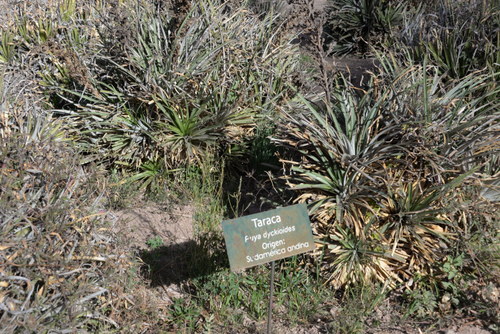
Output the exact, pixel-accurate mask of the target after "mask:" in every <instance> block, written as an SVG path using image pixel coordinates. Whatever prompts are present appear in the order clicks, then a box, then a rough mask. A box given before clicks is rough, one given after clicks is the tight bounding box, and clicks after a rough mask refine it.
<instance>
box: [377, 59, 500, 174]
mask: <svg viewBox="0 0 500 334" xmlns="http://www.w3.org/2000/svg"><path fill="white" fill-rule="evenodd" d="M379 59H380V61H381V64H382V68H383V75H384V76H387V81H388V82H389V83H390V86H391V90H392V91H393V94H394V95H395V96H397V103H395V104H394V105H393V108H392V111H391V113H390V114H388V116H390V117H392V118H394V119H395V121H396V122H397V123H399V124H401V128H402V130H403V131H402V132H401V135H402V137H403V138H404V141H405V146H406V147H407V149H408V151H409V154H408V156H407V159H406V160H407V161H412V162H411V164H412V165H413V166H414V167H413V168H418V169H427V174H428V175H432V178H433V179H434V180H436V181H437V182H440V183H443V182H445V181H446V180H447V179H448V178H449V177H451V176H456V175H459V174H460V173H461V172H464V171H468V170H470V169H471V168H473V167H475V166H476V165H477V164H482V163H487V162H488V161H490V160H492V159H494V157H495V155H497V154H498V152H499V150H500V145H499V143H500V137H499V136H500V133H499V131H498V121H499V119H500V113H499V110H500V102H499V101H500V99H499V98H498V97H499V92H500V87H499V86H498V85H496V83H495V81H496V80H497V78H498V77H499V76H500V73H499V72H496V73H493V74H484V73H481V72H478V73H472V74H469V75H467V76H466V77H464V78H462V79H461V80H459V81H451V82H450V81H448V80H446V79H445V78H444V76H443V75H441V74H440V72H439V69H437V68H436V67H435V66H431V65H427V64H425V63H424V64H423V66H412V65H410V66H408V65H406V64H405V63H404V62H403V63H401V62H400V61H397V60H396V58H394V57H384V56H382V55H380V56H379Z"/></svg>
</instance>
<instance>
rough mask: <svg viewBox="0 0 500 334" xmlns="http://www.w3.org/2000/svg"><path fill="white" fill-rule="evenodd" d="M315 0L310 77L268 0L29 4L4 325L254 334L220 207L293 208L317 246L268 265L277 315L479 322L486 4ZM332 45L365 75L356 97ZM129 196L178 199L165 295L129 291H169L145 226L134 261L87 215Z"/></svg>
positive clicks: (11, 122)
mask: <svg viewBox="0 0 500 334" xmlns="http://www.w3.org/2000/svg"><path fill="white" fill-rule="evenodd" d="M328 3H329V7H328V9H327V10H328V15H327V16H326V17H325V21H324V22H325V26H324V27H321V29H319V30H320V31H318V36H317V37H318V39H317V40H315V43H319V44H320V43H322V42H323V44H322V45H319V44H318V45H315V46H320V47H319V48H316V49H315V50H316V51H317V52H318V53H319V56H320V58H321V65H320V66H319V68H318V70H317V71H309V72H307V73H306V72H304V73H302V72H300V66H299V65H300V62H301V61H302V62H312V60H311V59H312V56H311V55H310V54H306V55H304V54H301V53H302V52H303V51H301V50H300V49H299V46H298V45H296V44H294V43H295V42H296V41H297V40H300V41H302V40H308V39H307V38H305V39H301V38H298V39H296V40H294V41H293V42H292V41H290V40H289V39H290V38H291V37H290V36H291V35H293V34H289V31H285V30H284V29H285V27H286V25H285V24H284V22H285V21H286V15H287V14H286V13H287V11H290V12H292V13H293V11H294V9H295V8H296V7H293V6H295V5H296V4H288V3H286V2H285V1H277V2H268V1H246V2H240V1H222V0H211V1H208V0H203V1H186V0H173V1H154V2H148V1H142V0H139V1H135V0H134V1H129V0H123V1H121V0H120V1H111V2H103V1H93V0H89V1H85V2H77V1H74V0H63V1H60V2H59V3H57V4H52V2H51V5H50V6H45V7H44V6H42V5H40V4H38V2H37V3H36V5H35V4H33V5H32V6H31V5H30V6H28V7H26V8H29V9H33V8H36V9H37V10H36V12H23V11H20V12H19V15H18V16H17V17H15V19H13V20H11V21H9V22H8V23H3V24H2V30H1V31H0V139H1V141H0V186H1V189H2V191H1V192H0V223H1V224H0V250H1V251H2V253H1V255H0V258H1V259H0V262H2V263H1V264H0V287H1V288H2V290H1V291H0V322H1V327H2V329H4V328H5V330H6V331H7V332H19V331H35V330H36V331H40V332H44V331H45V332H49V331H53V330H58V331H89V332H109V331H120V332H140V331H144V330H147V329H149V330H152V331H160V330H174V331H184V332H210V331H216V330H218V331H221V332H234V331H244V330H253V331H256V330H258V328H259V326H260V323H262V321H263V320H264V318H265V316H266V311H267V309H266V307H267V300H266V299H267V292H268V290H267V289H268V278H267V275H268V274H269V271H268V269H267V268H265V267H262V268H255V269H252V270H249V271H248V272H246V273H243V274H235V273H229V272H228V269H227V258H226V257H225V254H224V245H223V241H222V236H221V229H220V221H221V220H222V219H223V218H225V217H228V216H232V217H233V216H238V215H242V214H244V213H245V212H246V210H248V208H250V207H251V208H252V210H254V209H255V208H256V207H259V208H262V207H264V206H276V205H278V204H279V205H288V204H292V203H294V202H305V203H307V204H308V205H309V209H310V217H311V220H312V224H313V231H314V234H315V237H316V240H317V243H318V244H319V245H320V247H318V248H317V250H316V251H315V252H314V253H313V254H311V255H310V256H301V257H299V258H298V259H296V258H294V259H292V260H284V261H280V262H279V270H278V271H277V278H276V282H275V283H276V298H275V305H276V306H275V312H276V313H277V314H278V315H279V317H280V318H281V322H282V325H284V326H294V325H302V326H305V327H307V326H309V325H310V324H311V323H312V322H314V323H315V325H313V326H321V328H322V329H325V330H327V331H329V330H331V331H335V332H359V331H363V330H365V329H366V326H367V324H368V323H369V321H370V317H371V316H372V314H373V313H375V312H378V311H377V310H378V308H379V307H382V306H383V307H387V305H386V304H384V303H386V302H389V301H390V302H394V301H396V300H397V302H398V303H399V304H400V305H399V306H398V307H397V311H398V312H400V315H401V317H403V315H406V316H408V317H413V318H418V319H420V318H425V317H429V316H432V317H435V316H437V315H446V316H447V317H448V316H450V315H452V314H458V315H460V316H469V315H470V316H474V317H476V318H480V319H482V320H484V323H485V324H489V325H491V323H492V321H491V319H493V318H494V316H495V310H496V309H495V305H497V304H498V303H497V302H498V299H495V296H496V294H495V291H496V293H498V282H497V281H495V277H497V276H498V275H497V273H498V268H499V267H498V246H496V245H497V244H498V237H499V235H498V213H497V212H498V177H499V173H500V165H499V162H500V160H499V159H498V153H499V146H498V143H499V142H500V138H499V133H498V121H499V117H500V115H499V109H500V108H499V107H500V106H499V102H498V101H499V98H498V95H499V89H500V88H499V86H498V78H499V72H498V64H499V63H500V59H499V58H498V57H499V56H498V55H499V52H498V51H499V50H498V48H499V45H500V44H499V32H498V17H499V16H498V5H497V4H496V3H495V2H487V1H469V2H464V1H457V2H451V1H440V2H436V3H434V2H425V3H418V4H417V3H416V2H415V1H403V2H397V1H391V0H383V1H368V0H366V1H365V0H363V1H361V0H359V1H358V0H331V1H329V2H328ZM309 5H310V6H309V7H310V8H308V9H307V10H305V11H304V12H307V13H308V15H311V17H316V16H315V15H316V14H317V13H316V14H315V12H314V6H313V5H312V2H309ZM295 14H296V13H295ZM295 14H294V15H295ZM317 22H323V21H322V20H319V18H318V21H317ZM317 22H316V23H317ZM316 28H317V27H316ZM321 31H323V32H325V35H323V36H321ZM294 37H295V36H294ZM309 37H311V36H309ZM321 37H324V38H325V40H324V41H321ZM321 47H323V48H321ZM323 50H327V51H323ZM304 52H305V51H304ZM308 52H309V51H308ZM332 54H333V55H334V56H350V57H353V56H356V57H360V56H361V57H367V56H371V57H376V58H377V61H376V62H375V63H374V64H377V67H378V68H377V69H374V71H375V72H376V73H372V74H370V75H371V80H370V81H369V82H368V83H366V85H365V86H364V87H362V88H360V87H355V85H353V84H352V83H351V82H350V78H349V77H348V76H346V75H347V74H348V73H347V74H346V75H344V76H343V75H340V74H339V73H329V72H328V71H327V69H326V68H327V66H325V65H326V63H325V62H327V61H328V59H329V58H327V57H326V55H332ZM300 59H302V60H300ZM305 67H308V66H305ZM318 76H321V78H319V80H320V81H321V82H318ZM353 81H354V80H353ZM300 82H302V83H305V82H307V84H303V85H301V84H300ZM311 87H314V88H311ZM319 87H321V88H319ZM321 90H323V91H321ZM280 163H281V164H282V168H280V166H279V165H280ZM263 194H266V195H265V196H263ZM137 197H141V198H147V199H149V200H160V199H163V200H164V198H165V197H168V198H169V200H170V199H172V198H174V197H175V200H177V201H189V202H190V203H192V204H193V207H194V215H193V221H194V225H195V226H194V234H195V236H194V238H193V240H190V242H188V243H186V244H185V245H183V247H184V246H185V247H184V248H182V247H181V248H179V249H180V252H179V253H181V256H180V257H179V261H182V262H185V265H184V269H185V272H182V273H179V275H177V276H178V277H180V278H179V279H180V280H181V282H177V283H178V284H179V289H180V290H182V291H183V292H185V294H181V295H178V296H177V297H178V298H173V300H171V301H170V302H171V304H170V305H165V304H161V306H158V305H155V304H154V303H151V305H148V304H145V303H144V299H145V298H146V297H144V296H142V294H140V293H138V292H137V289H148V290H149V291H152V289H154V286H155V284H156V283H158V284H156V285H161V286H163V287H164V285H165V284H163V283H162V281H161V278H162V277H161V275H163V274H164V271H165V268H164V266H163V262H162V261H163V259H164V258H165V257H166V256H169V254H170V253H168V252H167V248H168V246H167V245H166V244H165V241H164V239H162V238H161V237H160V236H157V235H153V236H152V237H151V238H150V239H149V240H148V241H147V242H145V244H146V246H147V247H148V249H146V250H142V251H141V250H139V251H136V252H135V253H134V254H132V255H131V254H126V253H125V252H127V251H129V250H122V249H121V248H120V247H119V246H118V241H117V239H119V238H117V236H115V235H113V234H112V233H110V226H109V223H108V222H107V220H108V219H107V218H106V210H108V209H109V210H117V209H120V208H123V207H126V206H129V205H132V204H135V202H136V201H137ZM263 197H266V198H263ZM172 202H174V201H173V200H172ZM166 210H167V209H166ZM136 255H137V257H138V258H139V259H138V260H139V261H135V260H134V259H133V258H134V257H135V256H136ZM170 260H172V261H175V260H176V258H173V259H170ZM137 262H142V266H141V265H139V264H138V263H137ZM170 274H171V273H170ZM139 275H142V278H141V279H142V281H148V283H151V284H149V285H148V287H147V288H146V285H147V284H144V282H141V281H138V280H137V278H138V276H139ZM143 291H144V290H143ZM141 296H142V297H141ZM334 298H336V299H338V300H343V301H345V306H344V307H341V308H340V307H338V305H337V303H336V302H332V301H331V300H332V299H334ZM332 317H333V318H332ZM318 320H321V321H320V322H321V325H318V323H319V322H318ZM491 326H494V325H491ZM317 328H318V327H317ZM491 329H493V330H495V328H494V327H491Z"/></svg>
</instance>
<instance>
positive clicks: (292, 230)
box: [222, 204, 315, 271]
mask: <svg viewBox="0 0 500 334" xmlns="http://www.w3.org/2000/svg"><path fill="white" fill-rule="evenodd" d="M222 229H223V230H224V238H225V240H226V249H227V254H228V256H229V264H230V265H231V270H233V271H237V270H240V269H244V268H249V267H253V266H256V265H259V264H264V263H268V262H271V261H275V260H279V259H283V258H286V257H289V256H292V255H297V254H301V253H305V252H308V251H310V250H313V249H314V248H315V245H314V239H313V235H312V230H311V223H310V221H309V215H308V213H307V207H306V205H305V204H297V205H292V206H288V207H285V208H279V209H275V210H270V211H266V212H261V213H257V214H253V215H249V216H245V217H241V218H237V219H229V220H225V221H223V222H222Z"/></svg>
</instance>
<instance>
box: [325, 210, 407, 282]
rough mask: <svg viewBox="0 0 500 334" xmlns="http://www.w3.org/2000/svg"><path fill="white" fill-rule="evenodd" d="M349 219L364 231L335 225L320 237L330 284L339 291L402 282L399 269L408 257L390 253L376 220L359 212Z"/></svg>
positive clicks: (395, 252) (396, 252) (348, 218)
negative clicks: (364, 285) (363, 285)
mask: <svg viewBox="0 0 500 334" xmlns="http://www.w3.org/2000/svg"><path fill="white" fill-rule="evenodd" d="M346 219H347V220H350V219H355V220H356V222H355V223H354V222H353V225H355V224H359V225H362V226H363V227H362V229H351V228H349V227H347V226H342V225H340V224H335V225H332V224H331V225H330V226H329V227H328V233H323V234H320V235H319V237H321V239H322V240H324V241H323V242H322V244H324V245H325V247H324V249H323V250H322V252H321V257H320V259H321V260H322V263H321V264H322V267H321V268H322V270H323V271H325V272H326V274H325V276H326V277H327V281H328V282H329V283H330V284H332V285H333V286H334V287H336V288H339V287H346V286H349V285H351V284H358V283H361V284H369V283H372V282H375V281H379V282H381V283H384V284H388V285H393V284H394V283H395V282H396V281H400V278H399V277H398V276H397V271H396V270H395V268H397V267H399V266H401V265H402V263H404V261H405V254H400V253H399V252H398V251H394V252H391V251H390V249H389V247H388V244H387V243H385V242H384V239H383V236H381V235H380V234H379V232H378V231H377V226H376V225H374V224H373V223H374V222H376V219H375V217H373V216H372V215H371V214H363V213H362V212H361V210H357V211H356V212H355V213H353V214H351V215H349V216H348V217H346ZM347 225H351V224H347Z"/></svg>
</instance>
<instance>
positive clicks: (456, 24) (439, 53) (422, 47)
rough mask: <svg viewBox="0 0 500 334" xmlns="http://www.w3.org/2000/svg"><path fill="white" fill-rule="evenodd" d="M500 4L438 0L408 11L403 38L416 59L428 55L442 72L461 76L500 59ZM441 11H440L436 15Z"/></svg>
mask: <svg viewBox="0 0 500 334" xmlns="http://www.w3.org/2000/svg"><path fill="white" fill-rule="evenodd" d="M498 11H499V6H498V2H495V1H438V2H429V3H426V4H422V6H420V7H419V8H418V9H417V10H416V11H415V13H413V14H412V15H407V17H406V22H405V25H404V29H403V30H402V32H401V36H400V40H401V41H402V43H403V44H405V46H406V47H409V50H410V53H411V58H412V61H413V62H414V63H422V62H423V61H424V59H425V58H428V60H429V62H430V63H432V64H433V65H436V66H437V67H438V69H439V71H440V73H441V74H445V75H446V76H447V77H449V78H453V79H460V78H463V77H465V76H467V75H469V74H470V73H472V72H474V71H477V70H483V69H485V68H488V70H489V71H490V73H494V72H495V71H496V70H495V67H498V65H497V66H495V65H494V64H498V63H499V62H500V53H499V49H500V34H499V31H498V25H499V23H500V16H499V15H498ZM436 13H439V15H436Z"/></svg>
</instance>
